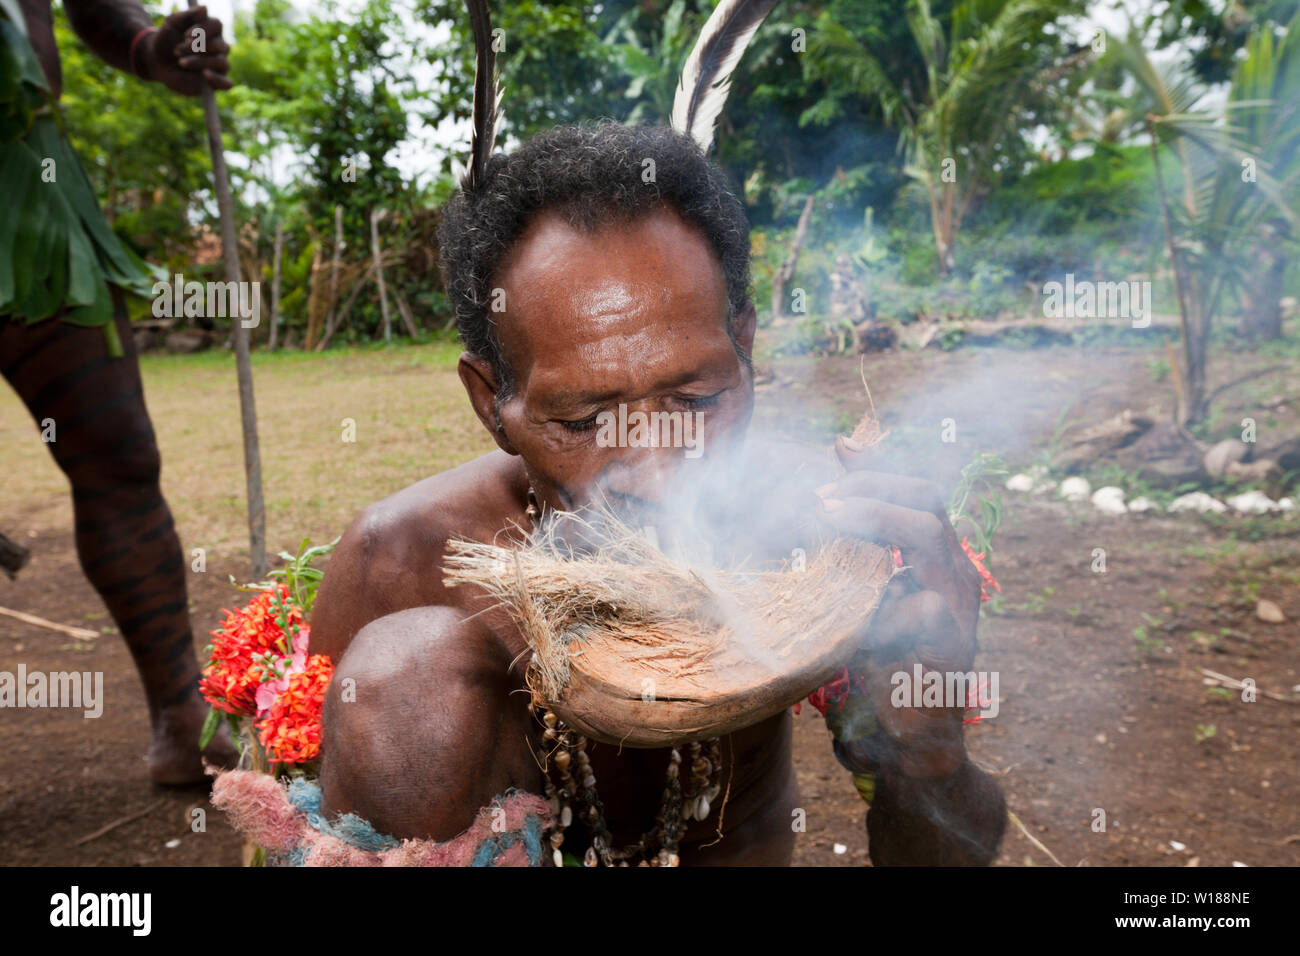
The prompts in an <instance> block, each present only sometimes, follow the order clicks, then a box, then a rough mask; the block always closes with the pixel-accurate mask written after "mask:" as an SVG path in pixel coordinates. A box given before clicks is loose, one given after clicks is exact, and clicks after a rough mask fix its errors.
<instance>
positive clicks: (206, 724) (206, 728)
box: [199, 707, 221, 750]
mask: <svg viewBox="0 0 1300 956" xmlns="http://www.w3.org/2000/svg"><path fill="white" fill-rule="evenodd" d="M220 724H221V711H219V710H217V708H215V707H213V708H212V709H211V710H209V711H208V716H207V718H206V719H205V720H204V721H203V729H202V730H201V731H199V749H200V750H205V749H207V746H208V744H210V743H212V738H213V737H215V736H216V734H217V727H218V726H220Z"/></svg>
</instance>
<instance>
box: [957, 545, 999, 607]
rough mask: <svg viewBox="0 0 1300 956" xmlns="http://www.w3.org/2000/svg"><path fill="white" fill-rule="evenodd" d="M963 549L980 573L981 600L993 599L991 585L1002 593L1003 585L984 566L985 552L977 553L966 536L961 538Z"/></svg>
mask: <svg viewBox="0 0 1300 956" xmlns="http://www.w3.org/2000/svg"><path fill="white" fill-rule="evenodd" d="M961 549H962V550H963V551H965V552H966V557H968V558H970V560H971V564H973V565H975V570H976V571H978V572H979V573H980V600H981V601H992V600H993V595H991V594H989V588H990V587H991V588H993V590H995V591H997V592H998V593H999V594H1001V593H1002V585H1000V584H998V582H997V578H995V577H993V575H992V574H991V573H990V572H989V569H988V568H986V567H984V552H983V551H981V552H980V553H979V554H976V553H975V549H974V548H972V547H971V546H970V545H969V544H967V543H966V539H965V538H962V539H961Z"/></svg>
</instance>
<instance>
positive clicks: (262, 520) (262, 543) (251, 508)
mask: <svg viewBox="0 0 1300 956" xmlns="http://www.w3.org/2000/svg"><path fill="white" fill-rule="evenodd" d="M197 5H198V4H197V3H196V0H189V6H190V9H191V10H192V9H194V7H196V6H197ZM203 116H204V119H205V120H206V122H207V128H208V150H209V151H210V152H211V153H212V181H213V186H214V187H215V190H216V193H217V212H218V215H219V217H220V219H221V258H222V260H223V261H224V262H225V265H226V280H227V281H228V282H236V283H242V281H243V280H242V278H241V276H240V274H239V247H238V246H237V245H236V241H237V237H236V234H235V205H234V202H233V201H232V200H231V198H230V172H229V171H228V170H227V169H226V153H225V149H224V148H223V147H222V145H221V117H220V116H219V115H218V114H217V94H216V93H215V92H214V91H213V89H212V87H211V86H208V85H207V84H206V83H205V84H204V85H203ZM230 334H231V337H232V338H233V339H234V341H235V374H236V376H237V377H238V379H239V413H240V419H241V424H242V427H243V432H244V483H245V486H246V488H247V493H248V556H249V560H250V562H251V563H252V577H253V580H255V581H260V580H262V578H264V577H266V509H265V506H264V505H263V503H262V458H261V453H260V451H259V450H258V442H257V406H256V403H255V402H254V400H253V365H252V363H251V362H250V361H249V358H248V329H246V328H244V323H243V320H242V319H240V318H239V317H238V316H236V317H235V318H234V319H233V321H231V323H230Z"/></svg>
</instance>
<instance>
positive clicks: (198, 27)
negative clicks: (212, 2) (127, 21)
mask: <svg viewBox="0 0 1300 956" xmlns="http://www.w3.org/2000/svg"><path fill="white" fill-rule="evenodd" d="M140 47H141V49H140V51H139V52H138V53H137V54H136V62H137V64H138V66H139V71H140V75H141V76H142V77H143V78H144V79H146V80H156V81H157V82H159V83H161V84H162V85H163V86H165V87H167V89H169V90H172V91H173V92H176V93H181V94H183V95H184V96H198V95H199V94H200V93H202V92H203V84H204V82H206V83H207V84H208V85H209V86H211V87H212V88H213V89H214V90H228V89H230V88H231V87H232V86H234V83H232V82H231V80H230V78H229V77H228V76H226V74H227V73H229V72H230V61H229V60H228V59H227V58H226V54H227V53H229V52H230V44H228V43H226V41H225V40H223V39H222V38H221V21H220V20H218V19H216V18H215V17H210V16H208V8H207V7H205V6H198V7H194V8H193V9H191V10H178V11H177V12H176V13H173V14H172V15H171V16H169V17H168V18H167V19H166V20H164V21H163V22H162V25H161V26H160V27H159V28H158V29H157V30H156V31H154V32H153V33H151V34H149V35H148V36H147V37H145V38H144V39H143V40H141V42H140Z"/></svg>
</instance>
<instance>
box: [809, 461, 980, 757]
mask: <svg viewBox="0 0 1300 956" xmlns="http://www.w3.org/2000/svg"><path fill="white" fill-rule="evenodd" d="M835 450H836V453H837V454H838V455H839V459H840V461H841V463H843V465H844V467H845V468H846V469H848V472H849V473H848V474H847V475H845V476H844V477H843V478H841V479H840V480H839V481H836V482H833V483H831V484H829V485H824V486H823V487H821V488H818V489H817V494H818V495H819V496H820V497H821V499H822V502H821V511H822V517H823V518H824V520H826V521H827V522H828V523H830V524H831V525H832V526H833V527H834V528H835V529H836V530H837V531H839V532H840V533H842V534H846V535H853V536H855V537H859V538H866V539H868V540H871V541H875V542H877V543H879V544H881V545H883V546H885V547H889V546H890V545H896V546H897V547H898V548H899V550H900V551H901V552H902V559H903V564H904V565H905V566H907V567H908V568H909V570H908V571H907V573H906V574H904V575H899V576H897V577H895V578H894V580H893V581H892V582H891V583H890V585H889V588H888V589H887V590H886V592H885V598H884V600H883V601H882V602H881V606H880V609H879V610H878V611H877V612H876V615H875V618H874V620H873V623H872V625H871V627H870V628H869V629H868V630H867V632H866V635H865V638H864V643H863V648H862V653H861V654H860V655H859V657H858V659H856V660H855V661H854V663H853V664H852V665H850V668H849V669H850V672H853V673H861V674H865V676H866V686H867V692H868V695H869V697H870V700H871V703H872V706H873V709H874V710H875V712H876V719H877V721H878V723H879V725H880V729H881V733H880V734H877V735H875V736H874V737H870V738H866V739H861V740H846V741H842V742H841V745H840V746H839V747H838V748H837V753H838V754H839V756H840V757H841V759H842V760H844V761H845V762H846V763H848V764H849V765H850V766H851V767H852V768H853V769H855V770H857V771H859V772H875V771H879V772H882V773H883V774H884V776H886V777H894V778H897V777H899V776H902V777H906V778H912V779H915V780H918V781H921V780H924V781H934V782H938V781H940V780H942V779H944V778H948V777H951V776H952V775H953V774H954V773H956V772H957V771H958V770H959V769H961V767H962V765H963V764H964V762H965V759H966V747H965V742H964V740H963V738H962V718H963V716H964V713H965V709H966V708H965V704H966V702H965V701H959V702H954V703H955V706H952V707H944V708H936V707H895V706H893V705H892V704H891V702H890V694H891V692H892V691H893V684H892V683H891V680H890V678H891V677H892V675H893V674H895V673H897V672H899V671H902V672H905V673H907V674H908V675H909V679H910V678H911V675H912V674H913V667H914V665H915V664H917V663H920V664H921V667H922V671H923V672H928V671H939V672H940V673H942V674H946V673H948V672H954V671H961V672H962V673H965V672H967V671H969V670H970V669H971V665H972V664H973V662H974V659H975V649H976V642H975V625H976V623H977V621H978V620H979V603H980V577H979V572H977V571H976V570H975V567H974V565H973V564H972V563H971V561H970V558H968V557H967V555H966V553H965V552H964V551H963V550H962V547H961V544H960V542H959V541H958V540H957V534H956V532H955V531H954V530H953V527H952V524H951V523H950V522H949V520H948V515H947V511H946V509H945V507H944V502H943V499H942V497H941V496H940V494H939V492H938V489H937V488H935V486H934V485H933V484H931V483H930V482H928V481H922V480H919V479H915V478H904V477H900V476H898V475H891V474H886V473H883V472H876V471H869V470H866V469H867V467H868V463H869V461H870V459H872V458H873V457H874V456H873V455H872V453H871V451H870V449H867V450H864V451H855V450H854V449H853V447H852V445H847V444H845V443H844V440H843V439H841V440H840V441H839V442H837V443H836V448H835ZM945 683H946V681H945Z"/></svg>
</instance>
